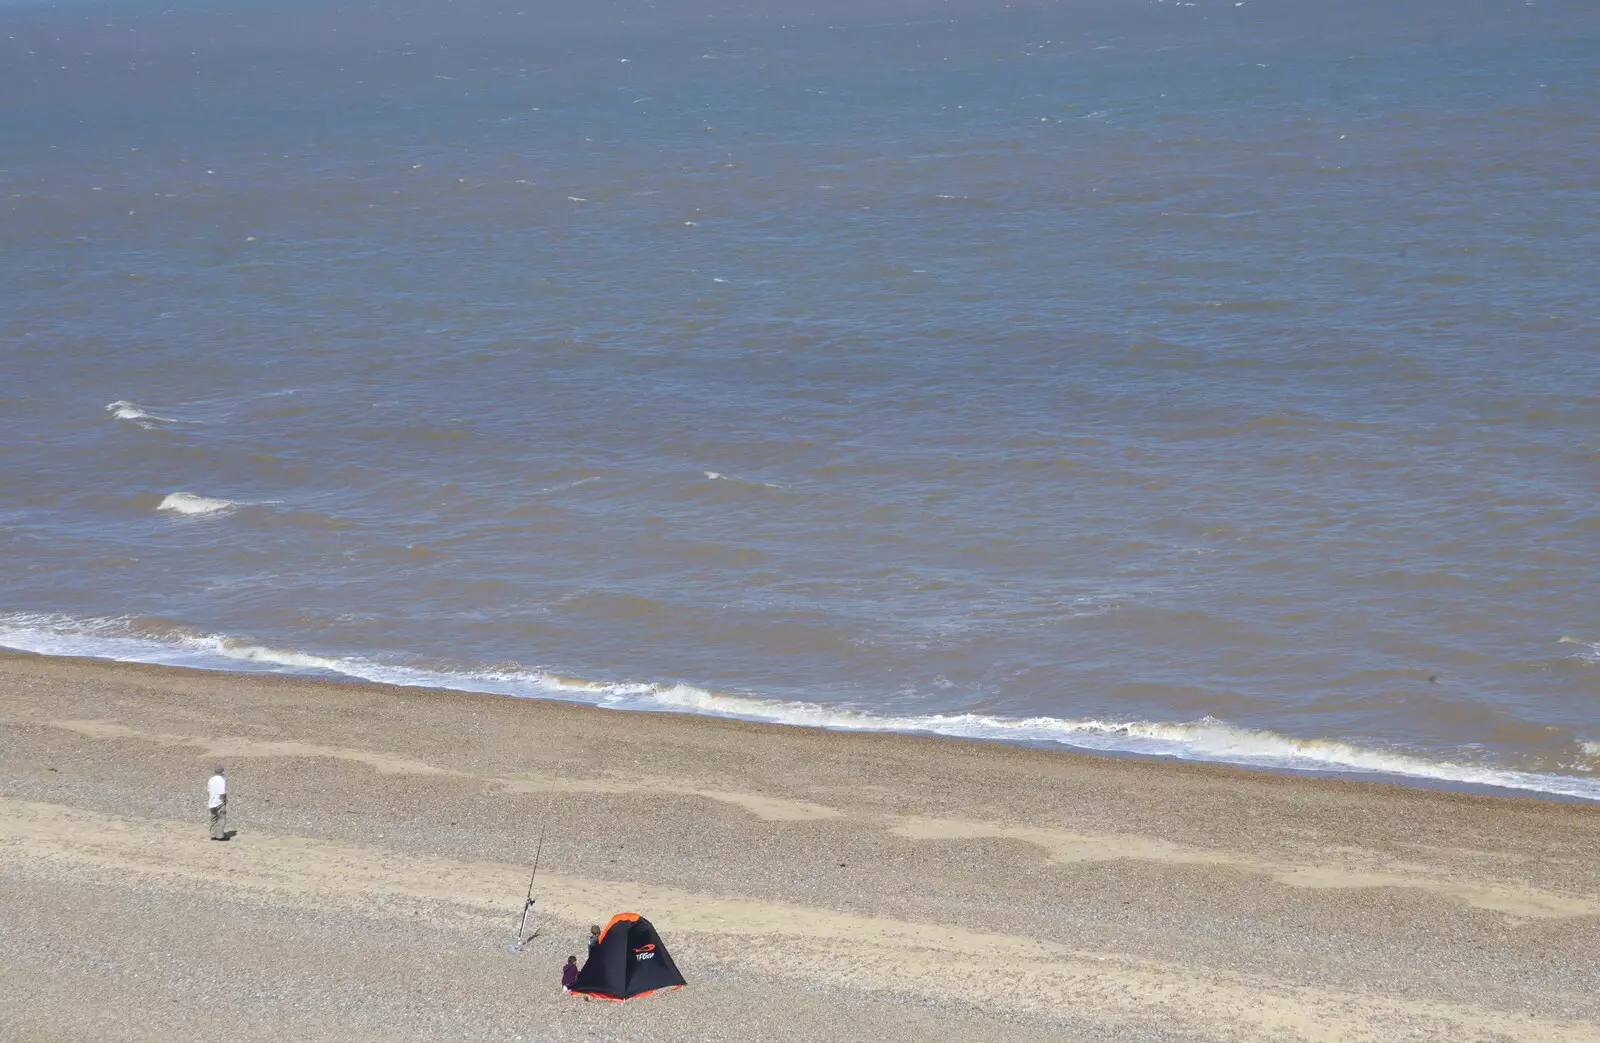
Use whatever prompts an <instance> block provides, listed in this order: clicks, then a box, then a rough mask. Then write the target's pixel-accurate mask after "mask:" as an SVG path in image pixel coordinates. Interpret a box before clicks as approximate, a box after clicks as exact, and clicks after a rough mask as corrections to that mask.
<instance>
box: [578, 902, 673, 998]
mask: <svg viewBox="0 0 1600 1043" xmlns="http://www.w3.org/2000/svg"><path fill="white" fill-rule="evenodd" d="M683 985H684V981H683V975H681V974H679V973H678V967H677V965H676V964H674V963H673V962H672V957H671V956H670V955H668V953H667V946H666V944H665V943H664V942H662V940H661V936H660V935H658V934H657V933H656V929H655V928H654V927H652V926H651V925H650V921H649V920H646V919H645V918H644V917H642V916H640V915H639V914H638V913H618V914H617V915H616V916H613V917H612V918H611V922H610V923H608V924H606V927H605V930H603V931H601V932H600V934H599V937H598V939H597V940H596V942H595V944H594V945H593V946H592V947H591V948H590V950H589V959H588V960H587V961H585V962H584V965H583V969H582V970H580V971H579V972H578V977H577V978H576V979H575V980H574V981H573V983H572V987H571V991H572V992H573V993H574V994H576V995H580V996H583V997H584V998H586V999H587V998H588V997H590V996H594V997H597V998H599V999H603V1000H618V1001H621V1000H629V999H634V998H635V997H638V996H648V995H650V994H651V993H652V992H657V991H661V990H665V989H681V988H683Z"/></svg>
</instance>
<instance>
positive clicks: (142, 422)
mask: <svg viewBox="0 0 1600 1043" xmlns="http://www.w3.org/2000/svg"><path fill="white" fill-rule="evenodd" d="M106 412H107V413H110V414H111V415H112V416H113V417H115V418H116V419H118V420H128V421H131V422H133V423H135V424H138V425H139V426H140V427H142V428H144V429H145V430H146V431H154V430H157V429H159V428H160V426H161V425H162V424H186V423H188V422H189V421H187V420H179V419H177V418H175V417H170V416H157V415H156V414H154V413H152V412H150V411H149V410H148V409H146V408H144V407H143V406H141V405H139V404H138V403H137V402H128V401H126V400H124V399H120V398H119V399H118V400H117V401H115V402H112V403H109V404H108V405H107V406H106Z"/></svg>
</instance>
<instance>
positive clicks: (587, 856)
mask: <svg viewBox="0 0 1600 1043" xmlns="http://www.w3.org/2000/svg"><path fill="white" fill-rule="evenodd" d="M218 762H220V763H224V764H226V765H227V766H228V770H229V777H230V780H231V782H230V785H231V788H232V797H231V806H230V816H231V817H230V823H229V824H230V826H231V827H233V828H235V829H237V830H238V835H237V836H236V837H235V839H234V840H233V841H231V842H229V843H226V844H223V843H216V842H212V841H210V840H208V839H207V836H206V828H205V823H204V818H205V813H204V798H205V779H206V776H207V775H208V774H209V773H210V768H211V767H212V765H213V764H214V763H218ZM541 822H547V823H548V836H547V839H546V842H545V848H544V857H543V863H542V867H541V869H540V874H539V881H538V887H537V894H538V898H539V900H538V904H537V906H536V911H535V914H534V917H533V922H534V923H536V924H537V925H538V926H539V927H540V932H541V933H540V935H539V937H538V938H537V939H535V940H534V941H533V942H532V943H531V944H530V945H529V946H528V947H527V949H526V951H523V952H512V951H508V950H507V948H506V946H507V944H508V943H509V942H510V941H511V940H512V937H511V936H512V934H513V931H514V929H515V925H516V919H517V914H518V912H519V911H520V907H521V902H522V897H523V894H524V890H525V888H526V886H527V873H528V869H529V864H530V862H531V860H532V856H533V849H534V844H535V840H536V838H537V837H538V834H539V827H540V823H541ZM1597 853H1600V808H1596V807H1593V806H1588V805H1580V804H1571V803H1558V802H1550V801H1539V800H1533V799H1527V798H1507V797H1487V796H1476V795H1466V794H1459V793H1448V792H1441V791H1431V790H1421V789H1410V788H1403V787H1394V786H1384V785H1378V784H1365V783H1352V782H1335V781H1326V780H1311V779H1302V778H1293V777H1287V776H1278V775H1270V774H1263V773H1256V772H1248V771H1237V770H1230V769H1223V768H1212V767H1203V766H1195V765H1183V764H1166V763H1152V762H1147V761H1136V760H1119V759H1106V758H1095V757H1086V756H1077V755H1072V754H1066V753H1060V752H1055V751H1044V750H1031V749H1021V748H1013V747H1007V746H1000V745H991V744H983V743H966V742H957V741H952V740H944V739H927V738H919V737H912V736H894V735H867V734H848V733H836V732H820V731H811V730H806V729H799V728H781V727H774V726H766V725H755V724H747V723H743V722H737V721H723V720H714V719H707V718H695V717H683V716H676V715H666V714H660V715H652V714H639V713H617V712H609V711H604V710H595V709H590V708H586V707H581V706H572V705H566V704H561V703H546V702H536V701H530V700H515V699H508V698H502V697H497V696H475V695H463V694H459V693H446V692H437V691H425V690H417V689H402V688H387V687H382V686H377V685H358V684H335V683H320V682H310V681H305V680H300V679H293V678H282V677H254V676H251V677H241V676H231V675H223V674H210V673H201V672H196V671H182V670H174V669H166V668H161V667H142V666H131V665H125V664H110V663H100V662H91V661H84V660H69V659H47V658H39V657H32V656H23V655H0V902H3V907H4V909H5V913H4V915H3V916H0V981H3V982H4V985H5V987H4V989H3V990H0V1039H4V1040H8V1041H9V1040H18V1041H22V1040H89V1039H94V1040H124V1039H130V1040H131V1039H150V1040H189V1039H194V1040H200V1039H227V1040H255V1039H261V1040H269V1039H270V1040H285V1039H292V1040H322V1039H328V1040H335V1039H337V1040H435V1039H437V1040H452V1041H454V1040H477V1039H485V1040H489V1039H494V1040H512V1039H526V1040H569V1039H570V1040H635V1039H637V1040H685V1041H698V1040H739V1041H746V1040H769V1039H770V1040H786V1041H801V1040H861V1039H871V1040H874V1041H896V1040H916V1041H918V1043H927V1041H929V1040H973V1041H980V1040H995V1041H1011V1040H1018V1041H1020V1040H1040V1039H1062V1040H1148V1041H1163V1043H1164V1041H1177V1040H1313V1041H1328V1043H1335V1041H1337V1043H1346V1041H1364V1040H1370V1041H1374V1043H1391V1041H1399V1040H1441V1041H1451V1043H1459V1041H1470V1040H1503V1039H1515V1040H1555V1041H1577V1040H1600V867H1597ZM624 909H631V910H637V911H639V912H641V913H644V914H645V915H647V916H649V917H650V918H651V919H652V920H653V921H654V922H655V924H656V926H657V927H658V929H659V930H660V931H661V932H662V934H663V936H664V937H665V939H666V941H667V943H668V944H669V946H670V947H671V949H672V952H673V954H674V956H675V957H676V959H677V961H678V964H679V967H680V968H681V969H682V970H683V972H684V974H685V975H686V976H687V977H688V979H689V981H690V985H689V987H688V988H686V989H683V990H681V991H678V992H674V993H670V994H667V995H662V996H656V997H651V998H648V999H644V1000H640V1001H636V1002H633V1003H628V1004H623V1005H617V1004H606V1003H585V1002H582V1001H580V1000H576V999H574V998H572V997H567V996H563V995H562V994H561V992H560V989H559V987H558V985H557V981H558V977H559V973H560V965H561V963H562V962H563V961H564V959H565V957H566V956H567V955H568V954H569V953H573V954H578V955H579V956H580V958H581V955H582V949H581V945H582V939H583V937H584V935H585V928H586V926H587V925H588V924H589V923H591V922H603V921H604V920H605V919H606V918H607V917H608V916H609V915H610V914H611V913H613V912H617V911H620V910H624Z"/></svg>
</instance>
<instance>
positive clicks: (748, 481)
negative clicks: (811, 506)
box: [701, 471, 788, 489]
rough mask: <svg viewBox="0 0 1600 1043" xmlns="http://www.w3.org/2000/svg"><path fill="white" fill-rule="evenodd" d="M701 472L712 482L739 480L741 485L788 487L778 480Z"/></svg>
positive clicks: (772, 487) (774, 487) (717, 472)
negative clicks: (766, 480)
mask: <svg viewBox="0 0 1600 1043" xmlns="http://www.w3.org/2000/svg"><path fill="white" fill-rule="evenodd" d="M701 473H702V474H704V475H705V476H706V480H707V481H711V482H738V483H740V484H741V485H759V486H761V487H763V488H766V489H785V488H788V487H787V486H783V485H779V484H778V483H777V482H763V481H759V480H757V479H754V478H740V477H737V476H736V475H731V474H723V473H722V472H720V471H703V472H701Z"/></svg>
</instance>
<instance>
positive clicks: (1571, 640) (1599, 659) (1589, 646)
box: [1556, 637, 1600, 663]
mask: <svg viewBox="0 0 1600 1043" xmlns="http://www.w3.org/2000/svg"><path fill="white" fill-rule="evenodd" d="M1556 643H1557V644H1560V645H1577V646H1578V647H1580V648H1582V649H1583V651H1582V652H1579V653H1578V658H1579V659H1586V660H1588V661H1589V662H1591V663H1600V641H1585V640H1583V639H1582V638H1576V637H1563V638H1561V639H1560V640H1559V641H1557V642H1556Z"/></svg>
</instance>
